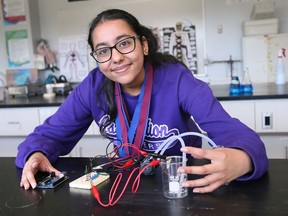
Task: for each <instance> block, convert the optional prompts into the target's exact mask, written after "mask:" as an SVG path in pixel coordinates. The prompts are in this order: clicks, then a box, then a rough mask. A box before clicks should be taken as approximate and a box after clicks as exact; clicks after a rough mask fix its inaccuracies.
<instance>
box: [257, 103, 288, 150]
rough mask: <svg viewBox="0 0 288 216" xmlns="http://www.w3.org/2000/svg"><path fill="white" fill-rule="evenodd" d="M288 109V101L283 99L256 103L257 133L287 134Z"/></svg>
mask: <svg viewBox="0 0 288 216" xmlns="http://www.w3.org/2000/svg"><path fill="white" fill-rule="evenodd" d="M287 107H288V100H283V99H274V100H272V99H271V100H257V101H255V119H256V131H257V132H260V133H272V132H277V133H287V132H288V126H287V122H288V115H287ZM287 145H288V143H287Z"/></svg>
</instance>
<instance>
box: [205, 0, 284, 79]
mask: <svg viewBox="0 0 288 216" xmlns="http://www.w3.org/2000/svg"><path fill="white" fill-rule="evenodd" d="M243 2H244V1H243ZM252 2H253V0H251V3H242V4H230V5H228V4H226V0H205V6H204V8H205V30H206V31H205V35H206V54H207V56H206V57H207V58H208V59H209V60H211V61H222V60H228V59H229V57H230V55H231V56H232V59H234V60H241V62H236V63H235V67H236V68H237V69H238V70H240V71H241V70H242V44H241V37H242V36H243V29H242V24H243V21H248V20H250V16H251V13H252V10H253V6H254V4H253V3H252ZM274 2H275V12H276V13H275V17H276V18H278V19H279V33H287V32H288V14H287V10H288V1H287V0H274ZM218 25H222V26H223V33H222V34H218V33H217V27H218ZM207 73H208V76H209V77H210V79H211V81H212V82H211V83H212V84H213V83H222V82H229V78H230V77H229V76H230V68H229V67H228V64H225V63H218V64H211V65H209V66H207Z"/></svg>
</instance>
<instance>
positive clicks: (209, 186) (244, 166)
mask: <svg viewBox="0 0 288 216" xmlns="http://www.w3.org/2000/svg"><path fill="white" fill-rule="evenodd" d="M181 151H182V152H186V153H187V154H191V155H192V157H193V158H196V159H209V160H210V161H211V163H210V164H206V165H203V166H186V167H180V168H179V169H178V171H179V172H185V173H187V174H198V175H205V176H204V177H203V178H200V179H196V180H188V181H185V182H183V184H182V185H183V187H193V188H194V190H193V192H194V193H208V192H212V191H214V190H216V189H217V188H219V187H220V186H221V185H223V184H225V183H228V182H231V181H232V180H234V179H236V178H238V177H240V176H243V175H245V174H246V173H248V172H250V171H251V170H252V169H253V165H252V161H251V158H250V156H249V155H248V154H247V153H246V152H244V151H242V150H240V149H233V148H218V149H213V150H210V149H202V148H195V147H187V146H186V147H183V148H181Z"/></svg>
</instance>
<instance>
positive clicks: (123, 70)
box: [92, 19, 148, 95]
mask: <svg viewBox="0 0 288 216" xmlns="http://www.w3.org/2000/svg"><path fill="white" fill-rule="evenodd" d="M131 36H136V33H135V32H134V31H133V30H132V28H131V27H130V26H129V25H128V24H127V23H126V22H125V21H123V20H120V19H119V20H106V21H103V22H101V23H100V24H98V25H97V27H96V28H95V29H94V30H93V33H92V40H93V47H94V50H96V49H100V48H103V47H112V46H114V45H115V44H116V43H118V42H119V41H122V40H123V39H126V38H129V37H131ZM135 44H136V46H135V49H134V50H133V51H132V52H130V53H127V54H121V53H120V52H118V51H117V50H116V49H115V48H114V49H112V50H111V52H112V57H111V59H110V60H109V61H107V62H104V63H99V64H98V65H99V69H100V70H101V71H102V72H103V74H104V75H105V76H106V77H107V78H108V79H110V80H112V81H114V82H117V83H120V84H121V86H122V89H123V91H125V92H127V93H129V94H131V95H137V94H139V93H140V89H141V85H142V82H143V80H144V76H145V69H144V50H145V53H147V50H148V44H147V41H146V40H145V38H144V40H143V41H142V42H141V41H140V38H139V37H136V38H135Z"/></svg>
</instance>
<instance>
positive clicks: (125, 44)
mask: <svg viewBox="0 0 288 216" xmlns="http://www.w3.org/2000/svg"><path fill="white" fill-rule="evenodd" d="M137 37H138V36H131V37H127V38H125V39H123V40H120V41H118V42H117V43H116V44H115V45H114V46H112V47H102V48H99V49H96V50H94V51H93V52H91V53H90V55H91V56H92V57H93V58H94V59H95V60H96V61H97V62H98V63H104V62H107V61H109V60H110V59H111V57H112V49H114V48H115V49H116V50H117V51H118V52H119V53H121V54H128V53H131V52H132V51H134V49H135V47H136V43H135V40H136V38H137Z"/></svg>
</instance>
